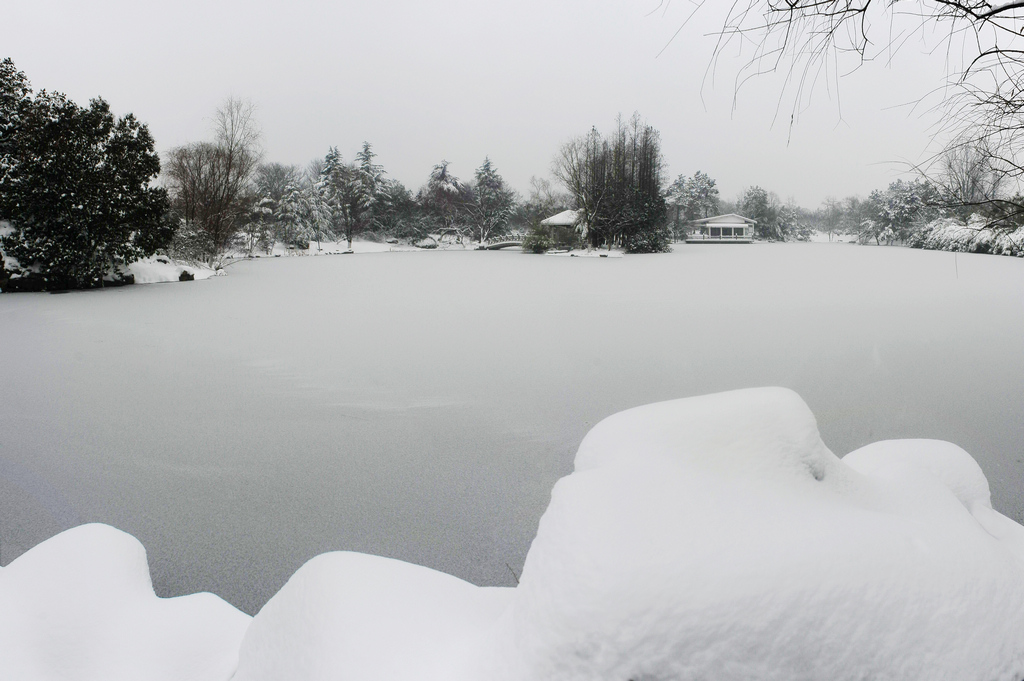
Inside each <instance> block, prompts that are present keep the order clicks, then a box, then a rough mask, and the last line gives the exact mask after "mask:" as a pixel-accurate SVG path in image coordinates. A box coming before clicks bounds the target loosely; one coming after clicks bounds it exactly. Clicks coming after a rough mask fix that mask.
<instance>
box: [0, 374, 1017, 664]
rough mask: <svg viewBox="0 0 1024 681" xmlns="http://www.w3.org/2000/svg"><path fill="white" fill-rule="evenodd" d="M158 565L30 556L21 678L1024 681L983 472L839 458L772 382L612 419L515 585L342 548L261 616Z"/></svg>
mask: <svg viewBox="0 0 1024 681" xmlns="http://www.w3.org/2000/svg"><path fill="white" fill-rule="evenodd" d="M145 568H146V561H145V554H144V552H143V551H142V548H141V547H140V546H139V545H138V544H137V543H136V542H134V541H133V540H132V539H131V538H130V537H127V536H126V535H123V534H121V533H119V532H117V531H116V530H113V529H110V528H107V527H106V526H101V525H91V526H84V527H81V528H77V529H74V530H69V531H68V532H65V533H63V534H61V535H58V536H57V537H55V538H53V539H50V540H49V541H47V542H44V543H43V544H41V545H40V546H38V547H36V548H34V549H32V550H31V551H29V552H28V553H26V554H25V555H23V556H21V557H20V558H18V559H16V560H15V561H14V562H13V563H12V564H11V565H10V566H8V567H6V568H3V569H2V570H0V612H3V613H4V617H3V618H0V666H2V668H3V669H4V671H5V673H7V674H9V675H10V676H11V678H18V679H20V680H22V681H69V680H72V681H77V680H79V679H81V680H83V681H84V680H86V679H96V680H97V681H98V680H99V679H103V680H104V681H118V680H120V679H124V680H125V681H128V680H130V679H138V678H146V679H168V680H170V679H176V680H177V679H197V680H199V679H202V680H204V681H205V680H209V681H215V680H223V681H227V680H228V679H229V678H231V679H233V680H234V681H279V680H280V679H302V680H303V681H328V680H329V679H338V678H355V679H367V678H369V679H380V680H382V681H408V680H411V679H417V680H418V681H474V680H476V679H494V680H496V681H502V680H504V681H534V680H536V679H551V680H554V679H720V680H723V681H729V680H735V681H741V680H743V681H745V680H747V679H780V680H786V681H790V680H794V679H806V680H808V681H814V680H817V679H830V680H831V681H844V680H849V681H855V680H860V679H893V680H900V681H902V680H904V679H949V680H950V681H993V680H1006V681H1016V680H1017V679H1020V678H1021V677H1022V675H1024V636H1022V635H1021V633H1022V632H1024V526H1021V525H1018V524H1017V523H1015V522H1013V521H1012V520H1010V519H1008V518H1006V517H1005V516H1003V515H1001V514H1000V513H998V512H996V511H994V510H993V509H992V507H991V503H990V499H989V487H988V482H987V480H986V478H985V476H984V474H983V473H982V471H981V469H980V468H979V466H978V464H977V463H976V462H975V461H974V459H973V458H971V456H970V455H969V454H968V453H967V452H965V451H963V450H962V449H960V448H959V447H957V446H956V445H954V444H951V443H948V442H941V441H935V440H889V441H884V442H878V443H874V444H871V445H868V446H866V447H863V448H861V449H858V450H857V451H855V452H852V453H850V454H848V455H847V456H846V457H844V458H843V459H841V460H840V459H839V458H837V457H836V456H835V455H834V454H832V452H831V451H829V449H828V448H827V447H826V446H825V444H824V443H823V442H822V441H821V438H820V436H819V433H818V429H817V425H816V423H815V419H814V416H813V415H812V414H811V412H810V410H809V409H808V408H807V406H806V405H805V404H804V402H803V401H802V400H801V399H800V397H799V396H798V395H796V394H795V393H793V392H792V391H790V390H786V389H781V388H759V389H747V390H740V391H731V392H726V393H718V394H714V395H708V396H702V397H693V398H687V399H679V400H673V401H668V402H661V403H657V404H651V405H647V406H643V407H638V408H634V409H630V410H627V411H624V412H621V413H618V414H615V415H613V416H611V417H609V418H607V419H604V420H603V421H601V422H600V423H598V424H597V425H596V426H595V427H594V428H593V429H592V430H591V431H590V432H589V433H588V434H587V436H586V437H585V438H584V440H583V442H582V443H581V444H580V447H579V451H578V452H577V454H576V457H575V464H574V471H573V472H572V474H570V475H568V476H566V477H564V478H562V479H561V480H559V481H558V483H557V484H556V485H555V488H554V490H553V492H552V494H551V503H550V505H549V506H548V508H547V510H546V512H545V513H544V515H543V517H542V518H541V520H540V525H539V529H538V531H537V536H536V538H535V539H534V541H533V543H532V546H531V547H530V551H529V554H528V555H527V558H526V564H525V566H524V568H523V572H522V578H521V581H520V583H519V585H518V586H516V587H515V588H495V587H478V586H474V585H472V584H470V583H468V582H465V581H462V580H459V579H456V578H455V577H452V576H450V575H445V574H443V573H440V572H436V571H434V570H430V569H428V568H424V567H419V566H416V565H412V564H409V563H403V562H401V561H396V560H393V559H389V558H382V557H377V556H370V555H365V554H359V553H351V552H332V553H326V554H324V555H321V556H318V557H316V558H313V559H312V560H310V561H309V562H308V563H306V564H305V565H303V566H302V568H301V569H299V570H298V571H297V572H296V573H295V574H294V575H293V576H292V577H291V579H290V580H289V581H288V583H287V584H286V585H285V586H284V587H283V588H282V589H281V591H280V592H279V593H278V594H276V595H275V596H274V597H273V598H272V599H271V600H270V601H269V602H268V603H267V605H266V606H265V607H264V608H263V609H262V610H261V611H260V612H259V613H258V614H257V615H256V617H255V618H254V619H253V620H252V621H251V622H250V621H249V618H248V617H246V616H245V615H243V614H241V613H240V612H238V611H237V610H234V609H233V608H232V607H231V606H229V605H227V604H226V603H224V602H223V601H220V600H219V599H217V598H216V597H215V596H212V595H210V594H198V595H192V596H184V597H179V598H175V599H167V600H159V599H156V598H154V596H153V593H152V590H151V588H150V586H149V581H148V574H147V572H146V569H145ZM54 623H57V625H56V626H54ZM243 634H244V638H243ZM236 663H237V671H236V670H235V664H236Z"/></svg>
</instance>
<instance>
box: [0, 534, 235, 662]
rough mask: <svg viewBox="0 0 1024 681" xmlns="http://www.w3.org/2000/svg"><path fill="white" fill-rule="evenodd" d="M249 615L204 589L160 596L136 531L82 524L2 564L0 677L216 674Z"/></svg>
mask: <svg viewBox="0 0 1024 681" xmlns="http://www.w3.org/2000/svg"><path fill="white" fill-rule="evenodd" d="M249 620H250V618H249V616H248V615H245V614H244V613H242V612H240V611H238V610H236V609H235V608H234V607H232V606H231V605H229V604H227V603H226V602H224V601H223V600H221V599H220V598H218V597H216V596H214V595H213V594H209V593H201V594H193V595H191V596H182V597H179V598H157V597H156V595H154V593H153V587H152V584H151V583H150V577H149V566H148V564H147V561H146V552H145V549H143V548H142V545H141V544H139V542H138V541H137V540H136V539H134V538H133V537H131V536H129V535H127V534H125V533H123V532H120V531H118V530H115V529H113V528H112V527H108V526H106V525H95V524H94V525H82V526H81V527H77V528H75V529H72V530H68V531H66V532H63V533H61V534H59V535H57V536H56V537H53V538H52V539H49V540H47V541H45V542H43V543H42V544H39V545H38V546H36V547H35V548H33V549H31V550H30V551H28V552H26V553H25V554H24V555H22V556H20V557H19V558H18V559H16V560H15V561H13V562H12V563H11V564H10V565H8V566H7V567H5V568H3V569H0V678H4V679H11V680H12V681H13V680H15V679H17V680H18V681H139V680H141V679H145V680H146V681H162V680H166V681H222V680H223V679H227V678H228V677H230V676H231V673H232V671H233V670H234V667H235V665H236V664H237V661H238V646H239V643H240V641H241V639H242V634H243V633H244V632H245V629H246V627H247V626H248V624H249Z"/></svg>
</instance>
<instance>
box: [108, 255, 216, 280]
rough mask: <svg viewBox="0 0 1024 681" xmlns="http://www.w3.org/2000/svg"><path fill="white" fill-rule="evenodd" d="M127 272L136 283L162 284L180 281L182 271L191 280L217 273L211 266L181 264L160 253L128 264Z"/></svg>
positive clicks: (206, 277)
mask: <svg viewBox="0 0 1024 681" xmlns="http://www.w3.org/2000/svg"><path fill="white" fill-rule="evenodd" d="M128 272H129V273H131V274H133V275H135V283H136V284H162V283H167V282H174V281H181V275H182V273H187V274H188V275H191V276H192V278H193V281H195V280H202V279H209V278H210V277H212V276H215V275H216V274H217V272H216V271H215V270H214V269H213V268H212V267H206V266H205V265H197V264H183V263H179V262H175V261H174V260H171V259H170V258H167V257H164V256H160V255H155V256H152V257H149V258H143V259H142V260H137V261H136V262H133V263H132V264H131V265H128Z"/></svg>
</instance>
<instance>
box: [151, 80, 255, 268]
mask: <svg viewBox="0 0 1024 681" xmlns="http://www.w3.org/2000/svg"><path fill="white" fill-rule="evenodd" d="M254 111H255V106H254V105H253V104H252V103H251V102H247V101H243V100H239V99H235V98H229V99H228V100H227V101H226V102H225V103H224V105H223V106H221V107H220V108H219V109H218V110H217V112H216V114H215V116H214V133H215V141H214V142H193V143H192V144H187V145H184V146H181V147H177V148H175V149H172V150H171V152H170V154H169V157H168V162H167V165H166V171H165V173H166V175H165V177H166V182H167V185H168V190H169V192H170V196H171V206H172V209H173V210H175V211H176V212H177V214H178V216H179V218H180V219H181V220H182V222H183V223H184V224H183V228H184V229H183V230H180V231H181V232H182V235H181V237H182V238H184V239H185V240H187V241H188V243H189V244H190V250H192V251H193V252H192V255H194V256H200V257H202V258H203V259H205V260H207V261H208V262H211V263H213V262H215V261H216V260H217V259H218V258H219V257H220V256H221V255H222V254H224V253H225V252H226V251H227V250H228V249H229V248H230V247H231V245H232V243H233V241H234V239H235V237H236V236H237V235H238V233H239V231H240V230H241V228H242V227H243V226H244V225H245V224H246V223H247V222H248V220H249V219H250V217H251V216H250V213H249V209H250V206H251V204H252V203H253V196H252V193H253V186H252V179H253V175H254V173H255V171H256V168H257V167H258V166H259V162H260V158H261V156H262V152H261V150H260V146H259V141H260V133H259V129H258V128H257V127H256V122H255V119H254V118H253V114H254Z"/></svg>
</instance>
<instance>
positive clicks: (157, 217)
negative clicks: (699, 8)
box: [0, 59, 173, 290]
mask: <svg viewBox="0 0 1024 681" xmlns="http://www.w3.org/2000/svg"><path fill="white" fill-rule="evenodd" d="M159 172H160V159H159V157H158V156H157V154H156V152H155V151H154V150H153V138H152V137H151V136H150V134H149V130H148V129H147V128H146V126H145V125H143V124H141V123H139V122H138V121H137V120H135V118H134V116H132V115H131V114H129V115H127V116H125V117H123V118H120V119H115V118H114V116H113V114H112V113H111V112H110V107H109V106H108V105H107V103H106V102H105V101H103V100H102V99H94V100H92V101H91V102H90V104H89V107H88V108H82V107H79V106H78V105H77V104H75V103H74V102H72V101H70V100H69V99H67V98H66V97H65V96H64V95H62V94H59V93H48V92H46V91H45V90H44V91H41V92H39V93H38V94H37V95H36V96H35V97H34V98H33V97H31V91H30V90H29V88H28V82H27V81H26V80H25V77H24V75H23V74H21V73H19V72H17V71H15V70H14V64H13V63H12V62H11V60H10V59H6V60H4V62H3V63H2V66H0V219H3V220H6V221H9V222H10V223H11V226H12V227H13V232H12V233H10V234H9V235H7V236H5V237H3V238H2V239H0V247H2V249H3V250H4V251H5V252H6V253H7V255H8V256H10V257H12V258H14V259H16V260H17V261H18V263H19V266H18V268H17V269H15V270H14V271H13V272H12V274H13V275H14V277H15V278H17V277H24V276H26V275H28V274H32V276H33V278H36V279H38V280H40V281H41V282H42V287H43V288H44V289H47V290H52V289H65V288H89V287H94V286H102V285H104V278H105V277H106V278H109V277H111V276H116V272H117V271H118V268H119V267H121V266H123V265H126V264H128V263H131V262H133V261H135V260H137V259H139V258H141V257H144V256H146V255H150V254H152V253H153V252H154V251H156V250H157V249H159V248H162V247H163V246H165V245H167V244H168V243H169V241H170V239H171V237H172V235H173V227H171V226H170V225H169V223H168V222H167V220H166V219H165V215H166V213H167V210H168V201H167V194H166V192H165V191H164V190H163V189H161V188H158V187H151V186H150V182H151V181H152V180H153V179H154V178H155V177H156V176H157V174H158V173H159ZM12 281H13V279H12Z"/></svg>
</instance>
